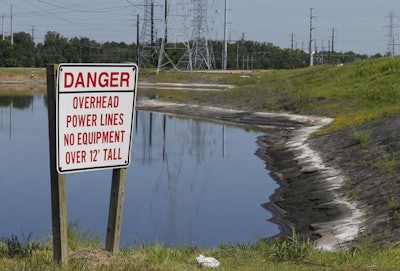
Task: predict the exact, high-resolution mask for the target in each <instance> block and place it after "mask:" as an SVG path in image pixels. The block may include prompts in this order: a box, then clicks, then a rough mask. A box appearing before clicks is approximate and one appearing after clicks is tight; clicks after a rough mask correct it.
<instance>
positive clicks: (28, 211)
mask: <svg viewBox="0 0 400 271" xmlns="http://www.w3.org/2000/svg"><path fill="white" fill-rule="evenodd" d="M259 135H261V132H257V131H248V130H244V129H243V128H238V127H234V126H227V125H221V124H215V123H212V122H206V121H199V120H193V119H186V118H178V117H170V116H166V115H163V114H158V113H150V112H144V111H139V112H138V113H137V115H136V123H135V127H134V131H133V145H132V163H131V165H130V167H129V168H128V173H127V181H126V194H125V202H124V213H123V225H122V231H121V245H122V246H129V245H131V244H132V243H134V242H137V241H139V242H144V243H151V242H160V243H165V244H168V245H173V246H180V245H196V246H202V247H212V246H217V245H219V244H220V243H222V242H225V243H230V244H238V243H244V242H250V241H252V240H254V239H256V238H259V237H268V236H272V235H275V234H277V233H278V231H279V229H278V227H277V226H276V225H275V224H273V223H271V222H269V221H268V219H269V218H271V214H270V213H269V212H268V211H267V210H265V209H264V208H262V207H261V206H260V205H261V204H262V203H264V202H267V201H268V198H269V196H270V195H271V194H272V193H273V191H274V190H275V189H276V188H277V184H276V183H275V181H274V180H273V179H272V178H271V177H270V175H269V172H268V171H267V170H266V169H265V164H264V162H263V161H262V160H261V159H259V158H258V157H257V156H256V155H255V154H254V153H255V151H256V150H257V144H256V143H255V142H256V139H257V136H259ZM111 172H112V171H111V170H100V171H91V172H83V173H72V174H67V175H66V197H67V215H68V221H69V223H78V224H79V225H80V227H82V228H83V229H90V230H93V231H95V232H96V233H97V234H98V235H99V236H101V237H102V239H103V240H104V238H105V235H106V226H107V217H108V204H109V193H110V187H111ZM49 179H50V177H49V150H48V127H47V107H46V99H45V96H43V95H34V96H20V97H2V96H0V217H1V223H0V237H10V236H12V235H17V236H22V237H23V236H24V235H25V236H27V235H28V234H30V233H32V237H33V238H34V239H41V238H43V237H46V236H48V235H51V200H50V180H49Z"/></svg>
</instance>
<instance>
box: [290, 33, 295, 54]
mask: <svg viewBox="0 0 400 271" xmlns="http://www.w3.org/2000/svg"><path fill="white" fill-rule="evenodd" d="M290 48H291V49H292V51H293V49H294V34H293V32H292V35H291V45H290Z"/></svg>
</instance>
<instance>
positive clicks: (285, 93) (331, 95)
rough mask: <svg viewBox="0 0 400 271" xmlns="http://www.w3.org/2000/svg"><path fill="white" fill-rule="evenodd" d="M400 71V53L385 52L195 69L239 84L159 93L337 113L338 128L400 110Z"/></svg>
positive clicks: (184, 98) (170, 76)
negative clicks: (324, 61)
mask: <svg viewBox="0 0 400 271" xmlns="http://www.w3.org/2000/svg"><path fill="white" fill-rule="evenodd" d="M399 72H400V58H386V59H374V60H366V61H362V62H356V63H351V64H347V65H344V66H341V67H337V66H315V67H311V68H305V69H299V70H289V71H288V70H281V71H260V72H257V73H253V74H250V75H242V74H225V75H222V74H218V75H207V74H194V75H191V76H192V77H193V78H192V79H193V80H192V81H194V82H198V81H203V82H204V81H207V80H209V81H211V82H219V83H225V84H233V85H235V86H237V87H236V88H235V89H233V90H231V91H229V92H215V93H209V92H203V93H200V92H196V93H187V92H159V93H157V94H158V96H159V98H162V99H168V100H176V101H181V102H193V103H202V104H212V105H217V106H223V107H233V108H241V109H248V110H256V111H271V110H273V111H291V112H295V113H302V114H315V115H323V116H330V117H333V118H335V121H334V123H333V124H332V126H331V128H339V127H344V126H351V125H356V124H360V123H363V122H366V121H370V120H374V119H379V118H382V117H386V116H397V115H399V114H400V110H399V102H400V89H399V87H398V85H399V84H398V82H397V76H398V74H399ZM144 76H145V75H144ZM145 77H146V76H145ZM180 77H182V74H179V75H175V74H171V73H166V74H161V75H159V76H158V80H160V81H164V80H169V81H176V80H179V79H180ZM199 78H201V79H199ZM139 91H140V90H139Z"/></svg>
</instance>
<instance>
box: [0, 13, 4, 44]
mask: <svg viewBox="0 0 400 271" xmlns="http://www.w3.org/2000/svg"><path fill="white" fill-rule="evenodd" d="M1 36H2V39H3V40H4V14H2V15H1Z"/></svg>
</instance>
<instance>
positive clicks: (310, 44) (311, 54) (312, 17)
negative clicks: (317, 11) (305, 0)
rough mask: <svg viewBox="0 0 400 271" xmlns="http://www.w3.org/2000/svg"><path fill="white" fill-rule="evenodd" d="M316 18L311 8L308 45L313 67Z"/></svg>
mask: <svg viewBox="0 0 400 271" xmlns="http://www.w3.org/2000/svg"><path fill="white" fill-rule="evenodd" d="M314 18H315V17H314V16H313V8H310V40H309V43H308V51H309V53H310V66H313V65H314V63H313V51H312V42H313V36H312V31H313V29H314V28H313V19H314Z"/></svg>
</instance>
